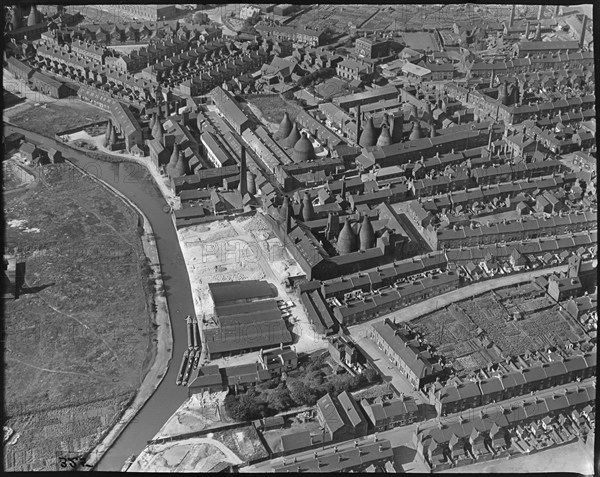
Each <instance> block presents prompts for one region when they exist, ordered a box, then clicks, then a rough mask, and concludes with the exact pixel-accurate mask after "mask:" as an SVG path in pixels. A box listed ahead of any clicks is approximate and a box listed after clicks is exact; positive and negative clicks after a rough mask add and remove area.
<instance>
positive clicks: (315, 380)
mask: <svg viewBox="0 0 600 477" xmlns="http://www.w3.org/2000/svg"><path fill="white" fill-rule="evenodd" d="M302 382H304V384H306V385H307V386H308V387H309V388H310V389H316V388H318V387H319V386H320V385H321V384H322V383H323V373H322V372H321V370H320V369H313V370H310V371H309V370H307V373H306V374H305V375H304V376H303V378H302Z"/></svg>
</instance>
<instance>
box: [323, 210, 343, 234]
mask: <svg viewBox="0 0 600 477" xmlns="http://www.w3.org/2000/svg"><path fill="white" fill-rule="evenodd" d="M339 232H340V220H339V217H338V215H337V214H334V213H333V212H329V216H328V217H327V227H326V229H325V236H326V237H327V240H333V239H334V238H336V237H337V236H338V234H339Z"/></svg>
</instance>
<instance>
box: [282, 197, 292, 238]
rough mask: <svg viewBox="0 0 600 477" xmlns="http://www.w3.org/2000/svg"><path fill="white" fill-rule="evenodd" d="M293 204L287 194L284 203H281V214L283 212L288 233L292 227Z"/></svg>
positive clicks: (283, 223)
mask: <svg viewBox="0 0 600 477" xmlns="http://www.w3.org/2000/svg"><path fill="white" fill-rule="evenodd" d="M291 208H292V207H291V205H290V198H289V197H288V196H287V195H286V196H285V197H284V198H283V204H282V205H281V214H282V221H281V223H282V225H283V226H284V227H285V233H286V235H287V234H289V233H290V230H291V229H292V213H291V211H290V209H291Z"/></svg>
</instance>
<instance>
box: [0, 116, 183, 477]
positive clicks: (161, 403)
mask: <svg viewBox="0 0 600 477" xmlns="http://www.w3.org/2000/svg"><path fill="white" fill-rule="evenodd" d="M5 127H6V134H7V135H8V134H10V133H11V132H13V131H14V132H20V133H21V134H23V135H24V136H25V137H26V138H27V139H28V140H31V141H35V142H37V143H39V144H42V145H45V146H47V147H54V148H55V149H58V150H59V151H60V152H61V153H62V154H63V156H64V157H65V158H67V159H69V160H70V161H71V162H73V163H74V164H76V165H78V166H80V167H81V168H83V169H84V170H86V171H87V172H89V173H91V174H94V175H95V176H96V177H98V178H99V179H102V180H103V181H105V182H106V183H108V184H110V185H111V186H113V187H114V188H115V189H117V190H118V191H120V192H121V193H123V194H124V195H125V196H127V197H128V198H129V199H130V200H131V201H132V202H133V203H134V204H135V205H137V206H138V207H139V208H140V210H142V212H143V213H144V214H145V215H146V217H148V220H149V221H150V224H151V225H152V229H153V230H154V235H155V240H156V246H157V248H158V254H159V256H160V266H161V269H162V278H163V283H164V286H165V291H166V297H167V303H168V306H169V312H170V315H171V327H172V330H173V357H172V359H171V363H170V365H169V368H168V371H167V374H166V375H165V377H164V379H163V380H162V382H161V383H160V385H159V386H158V388H157V389H156V391H155V392H154V394H153V395H152V397H151V398H150V399H149V400H148V401H147V402H146V404H145V405H144V407H143V408H142V409H141V410H140V411H139V412H138V414H137V415H136V416H135V418H134V419H133V420H132V421H131V422H130V423H129V425H128V426H127V427H126V428H125V429H124V430H123V432H122V433H121V435H120V436H119V437H118V438H117V440H116V441H115V442H114V444H113V445H112V447H111V448H110V449H109V450H108V451H107V452H106V454H105V455H104V457H102V459H101V460H100V461H99V462H98V464H97V466H96V468H95V470H99V471H120V470H121V467H122V466H123V464H124V463H125V461H126V460H127V458H128V457H129V456H131V455H132V454H135V455H136V456H137V455H138V454H139V453H140V452H141V451H142V450H143V449H144V448H145V447H146V443H147V441H149V440H151V439H152V438H153V437H154V435H155V434H156V433H157V432H158V431H159V430H160V428H161V427H162V426H163V424H164V423H165V422H166V421H167V419H169V417H171V415H173V413H174V412H175V411H176V410H177V408H178V407H179V406H180V405H181V404H182V403H183V402H184V401H185V400H186V399H187V388H186V387H183V386H176V385H175V380H176V377H177V376H176V375H177V371H178V368H179V363H180V360H181V356H183V353H184V351H185V349H187V328H186V326H187V325H186V321H185V317H186V316H187V315H193V314H194V304H193V301H192V292H191V287H190V282H189V278H188V273H187V269H186V266H185V262H184V259H183V255H182V253H181V250H180V248H179V241H178V240H177V235H176V233H175V227H174V225H173V221H172V219H171V216H170V214H169V213H168V210H169V208H168V204H167V202H166V201H165V200H164V199H163V197H162V195H161V194H160V191H159V190H158V187H157V186H156V184H155V183H154V181H153V180H152V178H151V176H150V174H149V173H148V172H147V170H146V168H145V167H144V166H142V165H140V164H137V163H130V162H121V163H109V162H103V161H100V160H97V159H93V158H91V157H88V156H86V155H85V154H83V153H80V152H78V151H75V150H73V149H71V148H68V147H66V146H64V145H63V144H61V143H60V142H58V141H55V140H53V139H50V138H47V137H45V136H41V135H39V134H36V133H33V132H30V131H27V130H24V129H21V128H18V127H15V126H9V125H7V124H6V123H5ZM165 211H166V212H165Z"/></svg>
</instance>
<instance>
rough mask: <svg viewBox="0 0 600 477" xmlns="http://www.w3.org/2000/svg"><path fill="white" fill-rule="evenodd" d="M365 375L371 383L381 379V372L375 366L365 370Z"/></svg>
mask: <svg viewBox="0 0 600 477" xmlns="http://www.w3.org/2000/svg"><path fill="white" fill-rule="evenodd" d="M363 376H364V377H365V379H366V380H367V382H368V383H369V384H373V383H376V382H378V381H379V373H378V372H377V371H375V370H374V369H373V368H367V369H365V371H364V372H363Z"/></svg>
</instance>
